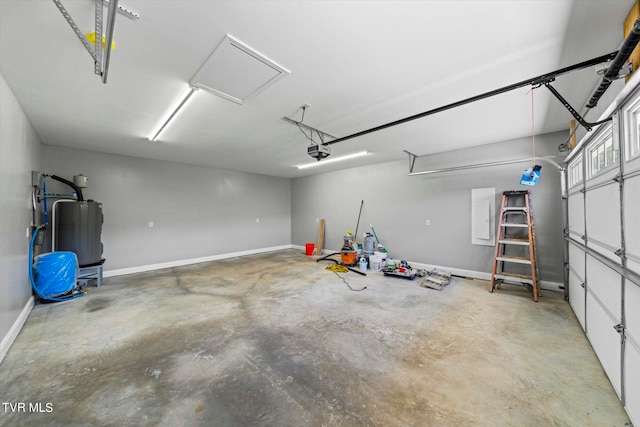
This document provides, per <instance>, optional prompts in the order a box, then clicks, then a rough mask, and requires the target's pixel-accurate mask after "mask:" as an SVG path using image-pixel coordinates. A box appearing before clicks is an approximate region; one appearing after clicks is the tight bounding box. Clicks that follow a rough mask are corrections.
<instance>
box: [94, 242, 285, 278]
mask: <svg viewBox="0 0 640 427" xmlns="http://www.w3.org/2000/svg"><path fill="white" fill-rule="evenodd" d="M283 249H291V245H282V246H272V247H269V248H260V249H251V250H248V251H240V252H229V253H226V254H219V255H211V256H207V257H202V258H191V259H182V260H178V261H169V262H161V263H158V264H148V265H141V266H138V267H129V268H120V269H117V270H105V271H104V273H103V274H102V276H103V277H114V276H124V275H125V274H134V273H143V272H145V271H153V270H162V269H163V268H172V267H180V266H183V265H190V264H199V263H201V262H209V261H217V260H220V259H227V258H235V257H239V256H247V255H254V254H261V253H264V252H274V251H281V250H283Z"/></svg>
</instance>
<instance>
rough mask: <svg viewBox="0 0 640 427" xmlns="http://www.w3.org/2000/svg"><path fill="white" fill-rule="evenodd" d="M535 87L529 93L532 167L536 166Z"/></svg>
mask: <svg viewBox="0 0 640 427" xmlns="http://www.w3.org/2000/svg"><path fill="white" fill-rule="evenodd" d="M535 89H536V88H535V87H532V88H531V90H530V91H529V92H531V151H532V152H533V153H532V154H533V155H532V156H531V157H532V158H533V163H532V165H531V166H532V167H533V166H535V165H536V127H535V123H536V121H535V103H534V100H533V91H534V90H535Z"/></svg>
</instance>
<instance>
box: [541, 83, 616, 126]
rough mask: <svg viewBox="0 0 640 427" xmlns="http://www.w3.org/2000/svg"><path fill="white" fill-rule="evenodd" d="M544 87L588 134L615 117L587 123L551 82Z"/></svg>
mask: <svg viewBox="0 0 640 427" xmlns="http://www.w3.org/2000/svg"><path fill="white" fill-rule="evenodd" d="M544 85H545V86H546V88H547V89H549V91H550V92H551V93H552V94H553V96H555V97H556V98H557V99H558V101H560V103H561V104H562V105H563V106H564V108H566V109H567V111H569V113H571V115H572V116H573V118H574V119H576V120H577V121H578V123H580V124H581V125H582V127H584V128H585V129H586V130H587V132H591V129H593V127H594V126H598V125H600V124H602V123H606V122H608V121H609V120H611V119H612V117H613V116H609V117H607V118H606V119H604V120H600V121H599V122H595V123H590V122H587V121H586V120H585V119H584V118H583V117H582V116H581V115H580V113H578V111H577V110H576V109H575V108H573V107H572V106H571V104H569V102H568V101H567V100H566V99H564V97H563V96H562V95H560V92H558V91H557V90H556V89H555V88H554V87H553V86H551V82H545V83H544Z"/></svg>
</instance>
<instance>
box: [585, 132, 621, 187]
mask: <svg viewBox="0 0 640 427" xmlns="http://www.w3.org/2000/svg"><path fill="white" fill-rule="evenodd" d="M588 153H589V157H588V158H589V166H590V168H589V170H590V177H594V176H596V175H598V174H599V173H601V172H602V171H604V170H605V169H607V168H609V167H610V166H613V165H615V164H617V163H618V150H617V149H616V147H614V145H613V133H612V131H611V128H609V129H607V130H606V131H605V132H603V133H602V135H600V136H599V137H598V138H597V139H596V140H595V141H594V142H593V144H592V145H591V147H590V148H589V150H588Z"/></svg>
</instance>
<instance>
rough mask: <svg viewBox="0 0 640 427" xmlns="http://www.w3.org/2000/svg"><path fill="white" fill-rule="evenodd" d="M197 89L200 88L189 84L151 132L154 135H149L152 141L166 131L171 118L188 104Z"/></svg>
mask: <svg viewBox="0 0 640 427" xmlns="http://www.w3.org/2000/svg"><path fill="white" fill-rule="evenodd" d="M197 90H198V89H197V88H195V87H191V86H189V87H188V88H187V89H186V90H185V91H184V92H183V93H182V95H180V98H178V99H177V100H176V102H175V104H174V105H173V108H171V110H169V111H167V114H165V116H164V117H163V118H162V121H161V122H160V124H159V125H158V126H157V127H156V128H155V129H154V131H153V133H152V134H151V135H153V136H150V137H149V140H150V141H155V140H157V139H158V136H160V134H161V133H162V131H164V130H165V129H166V128H167V126H168V125H169V123H170V122H171V120H173V119H174V117H175V116H176V115H177V114H178V112H179V111H180V110H181V109H182V108H183V107H184V106H185V105H186V104H187V102H188V101H189V99H191V95H193V94H194V92H195V91H197Z"/></svg>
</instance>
